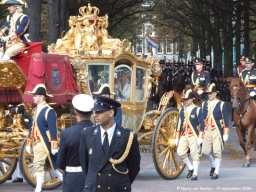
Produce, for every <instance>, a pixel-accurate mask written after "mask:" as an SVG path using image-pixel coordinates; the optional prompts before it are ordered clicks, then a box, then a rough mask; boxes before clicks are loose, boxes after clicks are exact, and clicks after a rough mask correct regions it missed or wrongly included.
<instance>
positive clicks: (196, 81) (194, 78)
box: [190, 58, 211, 100]
mask: <svg viewBox="0 0 256 192" xmlns="http://www.w3.org/2000/svg"><path fill="white" fill-rule="evenodd" d="M194 63H195V66H196V71H194V72H193V73H192V75H191V84H190V85H191V87H192V89H195V90H196V91H197V93H198V94H199V95H201V97H202V99H203V100H207V94H205V93H204V90H206V88H207V85H208V84H210V83H211V77H210V74H209V73H208V72H207V71H204V70H203V61H202V60H200V59H198V58H196V59H195V61H194Z"/></svg>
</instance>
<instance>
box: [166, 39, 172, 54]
mask: <svg viewBox="0 0 256 192" xmlns="http://www.w3.org/2000/svg"><path fill="white" fill-rule="evenodd" d="M172 45H173V44H172V42H171V40H170V39H167V41H166V52H167V53H172Z"/></svg>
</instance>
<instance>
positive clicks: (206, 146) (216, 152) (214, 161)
mask: <svg viewBox="0 0 256 192" xmlns="http://www.w3.org/2000/svg"><path fill="white" fill-rule="evenodd" d="M206 93H207V94H208V98H209V100H208V101H204V102H203V104H202V108H203V114H204V119H205V135H204V143H203V147H202V153H203V155H205V156H206V157H208V159H209V161H210V162H211V166H212V168H211V170H210V176H211V179H218V175H219V168H220V162H221V160H222V150H223V145H224V142H226V141H227V140H228V133H229V127H228V112H227V108H226V104H225V102H222V101H220V100H218V99H216V96H217V89H216V86H215V84H214V83H212V84H211V85H210V86H208V89H207V90H206ZM212 154H213V155H212Z"/></svg>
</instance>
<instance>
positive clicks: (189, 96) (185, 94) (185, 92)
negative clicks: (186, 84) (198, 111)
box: [181, 89, 194, 99]
mask: <svg viewBox="0 0 256 192" xmlns="http://www.w3.org/2000/svg"><path fill="white" fill-rule="evenodd" d="M193 98H194V95H193V92H192V89H187V90H183V92H182V95H181V99H193Z"/></svg>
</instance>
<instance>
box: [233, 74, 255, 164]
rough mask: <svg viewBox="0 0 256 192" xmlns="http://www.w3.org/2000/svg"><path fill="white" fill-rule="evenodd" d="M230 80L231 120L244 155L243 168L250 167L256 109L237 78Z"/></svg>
mask: <svg viewBox="0 0 256 192" xmlns="http://www.w3.org/2000/svg"><path fill="white" fill-rule="evenodd" d="M229 80H230V86H229V89H230V93H231V101H232V107H233V109H234V112H233V119H234V122H235V125H236V132H237V135H238V137H239V142H240V145H241V147H242V148H243V151H244V154H245V155H246V162H245V164H244V165H243V166H244V167H250V163H251V160H252V159H251V156H250V149H251V141H252V140H253V141H254V160H255V157H256V136H255V132H254V131H255V130H254V129H255V125H256V107H255V104H254V101H253V100H252V97H250V95H249V94H248V92H247V89H246V87H245V85H244V83H243V82H242V81H241V80H240V79H239V78H231V79H229ZM245 131H247V133H248V139H247V141H246V144H245V142H244V137H243V135H242V134H243V132H245Z"/></svg>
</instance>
